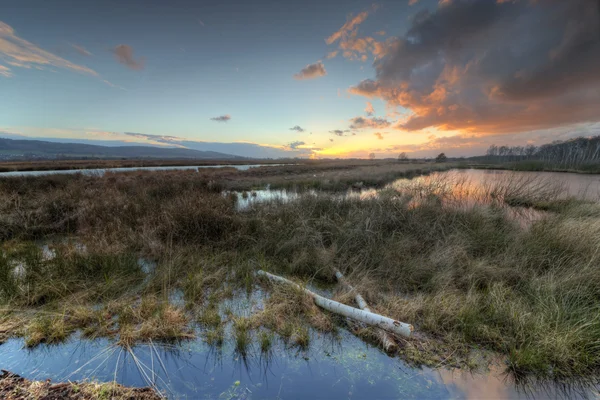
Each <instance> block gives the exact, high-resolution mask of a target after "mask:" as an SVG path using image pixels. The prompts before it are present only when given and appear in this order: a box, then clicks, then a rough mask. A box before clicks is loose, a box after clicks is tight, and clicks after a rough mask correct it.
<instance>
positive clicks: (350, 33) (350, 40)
mask: <svg viewBox="0 0 600 400" xmlns="http://www.w3.org/2000/svg"><path fill="white" fill-rule="evenodd" d="M367 16H368V13H367V12H366V11H364V12H362V13H360V14H358V15H357V16H355V17H353V18H350V19H349V20H348V21H346V23H345V24H344V25H343V26H342V27H341V28H340V29H339V30H338V31H336V32H335V33H333V34H332V35H331V36H330V37H328V38H327V39H325V42H326V43H327V44H328V45H331V44H334V43H336V42H337V44H338V47H339V51H341V53H342V56H344V58H347V59H349V60H359V61H363V62H365V61H367V60H368V59H369V54H370V55H372V56H373V57H374V58H376V59H377V58H379V57H381V56H383V55H384V54H385V53H386V52H387V48H388V45H389V44H388V42H379V41H377V40H375V39H374V38H373V37H364V38H361V37H358V25H360V24H361V23H362V22H364V20H365V19H366V18H367ZM375 34H376V35H380V36H384V35H385V31H378V32H375ZM337 53H338V50H334V51H331V52H330V53H329V54H335V55H337ZM335 55H334V56H333V57H335ZM328 58H329V57H328Z"/></svg>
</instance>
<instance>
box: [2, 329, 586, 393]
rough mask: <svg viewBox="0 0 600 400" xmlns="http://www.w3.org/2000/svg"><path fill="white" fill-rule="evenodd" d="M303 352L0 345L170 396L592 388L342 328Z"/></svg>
mask: <svg viewBox="0 0 600 400" xmlns="http://www.w3.org/2000/svg"><path fill="white" fill-rule="evenodd" d="M311 335H312V343H311V346H310V347H309V348H308V349H307V350H304V351H300V350H298V349H297V348H291V347H288V346H286V345H285V343H283V342H282V341H278V342H276V343H275V346H274V348H273V349H272V351H271V352H269V353H268V354H266V353H261V352H260V350H259V349H258V345H257V343H254V349H253V350H254V351H252V350H251V351H250V352H249V353H248V354H247V355H245V356H243V355H241V354H239V353H236V351H235V346H234V344H233V343H232V342H231V341H226V342H225V343H224V345H223V346H222V347H221V348H217V347H211V346H209V345H207V344H206V343H204V342H203V341H202V340H195V341H192V342H187V343H184V344H181V345H177V346H174V345H160V344H156V343H154V344H147V345H138V346H136V347H134V348H131V349H129V350H125V349H124V348H122V347H118V346H116V345H114V344H113V343H111V342H110V341H109V340H107V339H97V340H94V341H90V340H86V339H79V338H77V337H73V338H72V339H70V340H69V341H68V342H66V343H63V344H60V345H41V346H39V347H36V348H34V349H32V350H26V349H24V346H23V341H22V340H19V339H11V340H9V341H8V342H6V343H5V344H3V345H1V346H0V360H1V364H2V365H1V367H2V368H3V369H7V370H10V371H12V372H14V373H17V374H19V375H21V376H23V377H26V378H29V379H39V380H45V379H48V378H49V379H52V381H53V382H61V381H67V380H69V381H81V380H84V379H96V380H98V381H104V382H110V381H113V380H116V381H117V382H118V383H121V384H124V385H128V386H137V387H142V386H150V385H152V386H155V387H156V388H157V389H159V390H161V391H162V392H163V393H164V394H166V395H167V397H168V398H182V399H185V398H193V399H198V398H206V399H217V398H222V399H262V398H269V399H296V398H323V399H325V398H327V399H331V398H348V399H367V398H369V399H398V398H403V399H408V398H410V399H445V398H452V399H478V398H482V397H485V398H513V399H518V398H548V397H552V398H557V397H569V398H585V397H587V396H590V395H591V392H580V391H569V390H568V389H565V388H560V387H555V386H545V387H529V388H521V387H516V386H515V385H514V384H513V383H512V381H511V379H510V378H508V377H507V376H505V375H503V374H502V372H501V370H502V367H496V368H494V369H493V370H492V371H491V372H490V373H487V374H470V373H466V372H457V371H451V370H447V369H438V370H436V369H430V368H421V369H417V368H412V367H410V366H408V365H407V364H405V363H404V362H403V361H401V360H400V359H398V358H391V357H388V356H387V355H386V354H385V353H383V352H382V351H380V350H379V349H378V348H376V347H373V346H371V345H368V344H365V343H364V342H362V341H361V340H360V339H358V338H356V337H355V336H353V335H351V334H350V333H348V332H346V331H344V330H342V331H341V332H340V334H339V335H338V337H333V336H331V335H325V334H319V333H317V332H314V331H313V332H312V333H311Z"/></svg>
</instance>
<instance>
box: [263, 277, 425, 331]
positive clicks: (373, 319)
mask: <svg viewBox="0 0 600 400" xmlns="http://www.w3.org/2000/svg"><path fill="white" fill-rule="evenodd" d="M256 274H257V275H258V276H263V277H266V278H269V279H270V280H272V281H275V282H279V283H285V284H288V285H291V286H294V287H295V288H297V289H299V290H301V291H303V292H304V293H306V294H307V295H309V296H310V297H312V298H313V300H314V302H315V304H316V305H318V306H319V307H321V308H324V309H325V310H327V311H331V312H332V313H335V314H339V315H342V316H344V317H348V318H352V319H354V320H356V321H360V322H363V323H365V324H367V325H371V326H375V327H378V328H381V329H383V330H386V331H388V332H392V333H395V334H397V335H402V336H406V337H408V336H410V334H411V332H412V330H413V327H412V325H410V324H405V323H404V322H400V321H395V320H393V319H391V318H388V317H384V316H383V315H379V314H375V313H372V312H370V311H365V310H359V309H357V308H354V307H350V306H347V305H345V304H342V303H339V302H337V301H334V300H330V299H327V298H325V297H323V296H320V295H318V294H316V293H314V292H311V291H310V290H308V289H306V288H303V287H302V286H300V285H298V284H297V283H294V282H292V281H290V280H288V279H285V278H282V277H281V276H277V275H273V274H270V273H268V272H265V271H262V270H259V271H257V272H256Z"/></svg>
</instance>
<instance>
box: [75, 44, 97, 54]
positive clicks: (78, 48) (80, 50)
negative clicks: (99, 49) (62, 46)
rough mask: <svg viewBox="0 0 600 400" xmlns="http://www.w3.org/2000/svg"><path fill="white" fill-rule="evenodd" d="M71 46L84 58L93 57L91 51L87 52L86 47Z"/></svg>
mask: <svg viewBox="0 0 600 400" xmlns="http://www.w3.org/2000/svg"><path fill="white" fill-rule="evenodd" d="M71 46H72V47H73V48H74V49H75V50H76V51H77V52H78V53H79V54H81V55H82V56H86V57H89V56H91V55H92V53H90V52H89V51H87V50H86V49H85V47H83V46H78V45H76V44H71Z"/></svg>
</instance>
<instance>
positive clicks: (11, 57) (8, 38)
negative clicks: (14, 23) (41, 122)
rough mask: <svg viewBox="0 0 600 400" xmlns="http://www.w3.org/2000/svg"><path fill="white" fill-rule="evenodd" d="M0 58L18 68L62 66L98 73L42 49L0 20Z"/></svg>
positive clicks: (91, 73)
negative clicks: (18, 34)
mask: <svg viewBox="0 0 600 400" xmlns="http://www.w3.org/2000/svg"><path fill="white" fill-rule="evenodd" d="M0 60H3V61H4V62H5V63H7V64H9V65H11V66H13V67H19V68H36V69H42V70H43V69H48V67H55V68H62V69H67V70H70V71H74V72H78V73H81V74H86V75H91V76H98V73H97V72H96V71H94V70H92V69H90V68H88V67H85V66H83V65H78V64H74V63H72V62H70V61H68V60H65V59H64V58H62V57H59V56H57V55H54V54H52V53H50V52H48V51H46V50H43V49H41V48H39V47H38V46H36V45H35V44H33V43H30V42H28V41H27V40H25V39H22V38H21V37H19V36H17V34H16V33H15V30H14V29H13V28H12V27H11V26H10V25H8V24H6V23H4V22H2V21H0ZM7 68H8V67H4V68H2V71H4V73H2V75H3V76H5V77H10V76H12V73H10V76H8V74H9V72H7V71H6V69H7Z"/></svg>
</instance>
